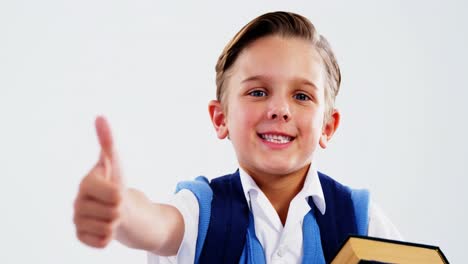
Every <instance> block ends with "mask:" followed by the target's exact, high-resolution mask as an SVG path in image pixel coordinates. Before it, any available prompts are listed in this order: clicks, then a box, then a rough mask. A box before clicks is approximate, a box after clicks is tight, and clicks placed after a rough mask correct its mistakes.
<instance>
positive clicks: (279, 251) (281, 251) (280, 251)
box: [276, 247, 284, 258]
mask: <svg viewBox="0 0 468 264" xmlns="http://www.w3.org/2000/svg"><path fill="white" fill-rule="evenodd" d="M276 255H278V257H280V258H281V257H283V256H284V248H283V247H280V248H279V249H278V251H276Z"/></svg>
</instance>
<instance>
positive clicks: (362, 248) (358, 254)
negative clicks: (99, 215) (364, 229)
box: [331, 235, 449, 264]
mask: <svg viewBox="0 0 468 264" xmlns="http://www.w3.org/2000/svg"><path fill="white" fill-rule="evenodd" d="M331 263H332V264H355V263H398V264H406V263H411V264H418V263H421V264H422V263H424V264H439V263H441V264H445V263H449V262H448V260H447V258H446V257H445V256H444V254H443V253H442V251H441V250H440V248H439V247H436V246H430V245H423V244H416V243H409V242H403V241H397V240H390V239H382V238H375V237H366V236H357V235H351V236H349V237H348V238H347V239H346V240H345V241H344V243H343V244H342V246H341V248H340V250H339V251H338V253H337V254H336V255H335V258H334V259H333V261H332V262H331Z"/></svg>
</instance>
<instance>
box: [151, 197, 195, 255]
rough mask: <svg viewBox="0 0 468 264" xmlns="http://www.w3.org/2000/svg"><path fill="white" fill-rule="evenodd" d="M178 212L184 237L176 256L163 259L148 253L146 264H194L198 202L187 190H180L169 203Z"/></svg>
mask: <svg viewBox="0 0 468 264" xmlns="http://www.w3.org/2000/svg"><path fill="white" fill-rule="evenodd" d="M168 204H170V205H172V206H174V207H175V208H177V209H178V210H179V212H180V213H181V214H182V217H183V219H184V226H185V230H184V237H183V239H182V242H181V244H180V247H179V250H178V251H177V255H175V256H170V257H165V256H158V255H156V254H153V253H151V252H148V264H176V263H194V259H195V247H196V244H197V236H198V215H199V208H198V200H197V198H196V197H195V195H194V194H193V193H192V192H191V191H189V190H185V189H184V190H181V191H179V192H178V193H177V194H175V195H174V196H173V197H172V199H171V200H170V201H169V203H168Z"/></svg>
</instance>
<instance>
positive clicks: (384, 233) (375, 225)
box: [367, 200, 403, 240]
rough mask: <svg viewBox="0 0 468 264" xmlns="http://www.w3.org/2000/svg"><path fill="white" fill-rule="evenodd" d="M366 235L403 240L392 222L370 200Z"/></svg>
mask: <svg viewBox="0 0 468 264" xmlns="http://www.w3.org/2000/svg"><path fill="white" fill-rule="evenodd" d="M367 234H368V235H369V236H372V237H379V238H385V239H393V240H403V237H402V235H401V234H400V232H399V231H398V229H397V228H396V227H395V225H394V224H393V223H392V221H390V219H389V218H388V217H387V216H386V215H385V213H384V212H383V210H382V209H381V208H380V207H379V206H378V205H377V204H376V203H375V202H373V201H372V200H370V201H369V226H368V229H367Z"/></svg>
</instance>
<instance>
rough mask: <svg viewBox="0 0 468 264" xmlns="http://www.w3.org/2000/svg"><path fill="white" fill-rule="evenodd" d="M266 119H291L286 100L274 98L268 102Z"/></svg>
mask: <svg viewBox="0 0 468 264" xmlns="http://www.w3.org/2000/svg"><path fill="white" fill-rule="evenodd" d="M268 119H271V120H283V121H289V120H290V119H291V112H290V110H289V105H288V103H287V102H286V100H276V101H273V102H272V103H271V104H270V109H269V110H268Z"/></svg>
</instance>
